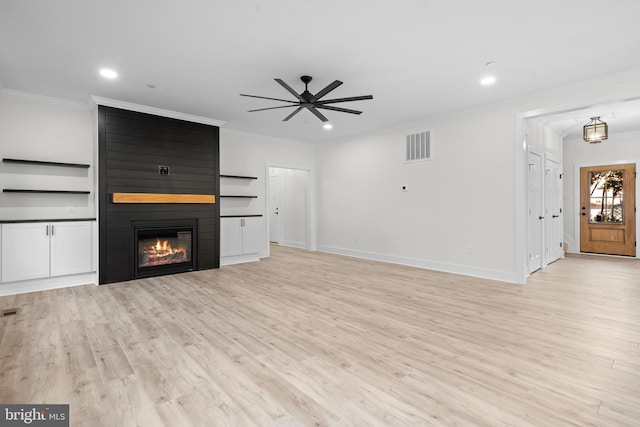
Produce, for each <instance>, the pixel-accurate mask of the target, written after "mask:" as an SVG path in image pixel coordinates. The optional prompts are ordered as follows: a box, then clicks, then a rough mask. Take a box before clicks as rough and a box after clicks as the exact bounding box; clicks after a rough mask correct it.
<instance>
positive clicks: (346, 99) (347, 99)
mask: <svg viewBox="0 0 640 427" xmlns="http://www.w3.org/2000/svg"><path fill="white" fill-rule="evenodd" d="M365 99H373V95H363V96H351V97H349V98H336V99H327V100H326V101H318V104H333V103H334V102H349V101H363V100H365Z"/></svg>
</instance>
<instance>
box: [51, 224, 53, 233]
mask: <svg viewBox="0 0 640 427" xmlns="http://www.w3.org/2000/svg"><path fill="white" fill-rule="evenodd" d="M51 235H52V236H53V224H51Z"/></svg>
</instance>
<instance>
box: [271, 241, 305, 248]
mask: <svg viewBox="0 0 640 427" xmlns="http://www.w3.org/2000/svg"><path fill="white" fill-rule="evenodd" d="M278 244H279V245H280V246H288V247H290V248H298V249H307V244H306V243H305V242H294V241H293V240H281V241H280V243H278Z"/></svg>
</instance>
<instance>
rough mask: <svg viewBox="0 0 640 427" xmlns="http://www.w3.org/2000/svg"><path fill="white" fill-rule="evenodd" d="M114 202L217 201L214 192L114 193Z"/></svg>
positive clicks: (209, 202) (210, 202) (207, 202)
mask: <svg viewBox="0 0 640 427" xmlns="http://www.w3.org/2000/svg"><path fill="white" fill-rule="evenodd" d="M111 201H112V202H113V203H204V204H213V203H215V202H216V196H215V195H214V194H164V193H113V195H112V198H111Z"/></svg>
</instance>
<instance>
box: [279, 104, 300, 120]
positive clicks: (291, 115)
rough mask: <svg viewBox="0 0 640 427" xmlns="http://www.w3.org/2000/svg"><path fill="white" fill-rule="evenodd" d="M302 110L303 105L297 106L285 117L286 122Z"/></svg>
mask: <svg viewBox="0 0 640 427" xmlns="http://www.w3.org/2000/svg"><path fill="white" fill-rule="evenodd" d="M300 111H302V107H298V108H296V109H295V110H294V111H293V113H291V114H289V115H288V116H287V117H285V118H284V120H283V122H286V121H287V120H289V119H290V118H291V117H293V116H295V115H296V114H298V113H299V112H300Z"/></svg>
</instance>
